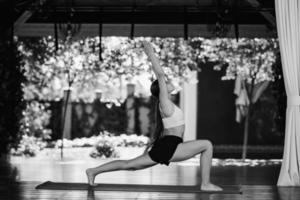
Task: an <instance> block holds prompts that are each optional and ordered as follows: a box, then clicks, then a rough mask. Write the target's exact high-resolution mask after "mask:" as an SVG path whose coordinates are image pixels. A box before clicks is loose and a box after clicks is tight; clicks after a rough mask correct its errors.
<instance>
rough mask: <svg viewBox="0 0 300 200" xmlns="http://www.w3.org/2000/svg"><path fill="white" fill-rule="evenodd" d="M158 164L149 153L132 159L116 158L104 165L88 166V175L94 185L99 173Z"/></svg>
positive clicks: (90, 182) (143, 167) (136, 168)
mask: <svg viewBox="0 0 300 200" xmlns="http://www.w3.org/2000/svg"><path fill="white" fill-rule="evenodd" d="M155 164H157V163H156V162H154V161H153V160H151V158H150V157H149V155H148V153H145V154H143V155H140V156H138V157H136V158H133V159H130V160H114V161H111V162H108V163H105V164H103V165H99V166H97V167H94V168H88V169H87V170H86V175H87V178H88V183H89V184H90V185H92V186H94V185H96V184H95V183H94V181H95V177H96V176H97V175H98V174H101V173H104V172H111V171H118V170H139V169H145V168H147V167H151V166H154V165H155Z"/></svg>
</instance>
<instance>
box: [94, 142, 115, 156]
mask: <svg viewBox="0 0 300 200" xmlns="http://www.w3.org/2000/svg"><path fill="white" fill-rule="evenodd" d="M90 156H91V157H92V158H97V157H100V158H115V157H118V154H117V152H116V149H115V147H114V145H113V143H111V142H109V141H107V140H100V141H99V142H98V143H97V144H96V145H95V149H94V151H92V152H91V153H90Z"/></svg>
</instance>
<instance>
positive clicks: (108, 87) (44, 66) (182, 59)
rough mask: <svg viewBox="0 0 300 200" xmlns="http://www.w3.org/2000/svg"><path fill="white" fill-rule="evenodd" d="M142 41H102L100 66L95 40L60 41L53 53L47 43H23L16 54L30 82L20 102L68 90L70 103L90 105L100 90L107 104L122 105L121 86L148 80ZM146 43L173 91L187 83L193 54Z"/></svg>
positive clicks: (178, 46) (174, 45)
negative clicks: (20, 56) (19, 54)
mask: <svg viewBox="0 0 300 200" xmlns="http://www.w3.org/2000/svg"><path fill="white" fill-rule="evenodd" d="M143 39H144V38H135V39H134V40H130V39H129V38H116V37H107V38H103V44H102V57H103V60H100V59H99V38H98V37H95V38H85V39H81V40H74V41H72V42H71V43H63V42H62V41H59V50H58V51H57V52H56V51H55V45H54V38H52V37H47V38H38V39H32V38H30V39H24V40H22V41H21V42H20V43H19V49H20V50H21V51H22V53H23V55H24V62H25V69H26V77H27V78H28V80H29V82H28V83H27V84H26V85H25V87H24V91H25V98H26V99H40V100H59V99H61V98H62V89H63V88H66V87H70V86H71V85H72V88H73V94H74V95H73V100H75V101H79V100H83V101H85V102H87V101H88V102H91V101H93V100H94V96H95V94H94V92H95V91H97V90H101V91H102V92H103V96H104V99H107V100H108V101H113V102H120V101H124V98H125V97H124V96H121V95H120V90H122V89H124V88H125V87H124V86H126V83H130V82H132V81H134V80H133V79H134V78H135V77H136V76H139V75H144V77H147V79H148V80H151V79H152V78H153V74H151V73H149V72H150V67H149V66H150V65H149V62H148V61H147V57H146V55H145V54H144V52H143V50H142V47H141V40H143ZM147 40H151V42H152V43H153V44H154V46H155V49H156V51H157V53H158V55H159V56H160V57H161V60H162V66H163V67H164V68H165V71H166V75H167V76H168V77H169V78H171V79H173V80H174V81H175V82H176V83H177V85H179V84H180V82H182V81H183V80H182V79H184V80H188V78H189V72H190V71H191V70H195V69H196V68H197V67H196V63H195V62H194V61H193V59H192V58H193V57H192V56H191V55H192V54H191V50H192V49H191V48H190V47H189V46H188V44H187V43H185V42H184V41H183V40H182V39H172V38H166V39H161V38H154V39H150V38H147ZM118 89H119V90H118ZM147 90H148V88H147ZM111 91H113V92H114V93H113V94H112V92H111ZM121 93H122V92H121Z"/></svg>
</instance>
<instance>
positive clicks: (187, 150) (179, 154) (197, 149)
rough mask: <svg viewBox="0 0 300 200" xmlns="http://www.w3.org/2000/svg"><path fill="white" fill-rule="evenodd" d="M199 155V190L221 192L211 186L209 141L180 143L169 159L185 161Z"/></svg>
mask: <svg viewBox="0 0 300 200" xmlns="http://www.w3.org/2000/svg"><path fill="white" fill-rule="evenodd" d="M199 153H201V155H200V171H201V189H203V190H222V189H221V188H220V187H218V186H215V185H213V184H211V182H210V169H211V163H212V155H213V146H212V144H211V142H210V141H209V140H193V141H187V142H184V143H180V144H179V145H178V146H177V149H176V151H175V153H174V155H173V157H172V158H171V160H170V161H171V162H178V161H183V160H187V159H189V158H192V157H194V156H195V155H197V154H199Z"/></svg>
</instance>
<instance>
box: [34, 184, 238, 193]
mask: <svg viewBox="0 0 300 200" xmlns="http://www.w3.org/2000/svg"><path fill="white" fill-rule="evenodd" d="M199 187H200V186H199V185H142V184H107V183H99V184H98V185H97V186H90V185H88V184H87V183H63V182H51V181H46V182H44V183H42V184H39V185H37V186H36V187H35V189H46V190H94V191H131V192H171V193H214V194H216V193H219V194H242V190H241V188H240V187H239V186H230V187H229V186H223V189H224V190H223V191H202V190H199Z"/></svg>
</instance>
